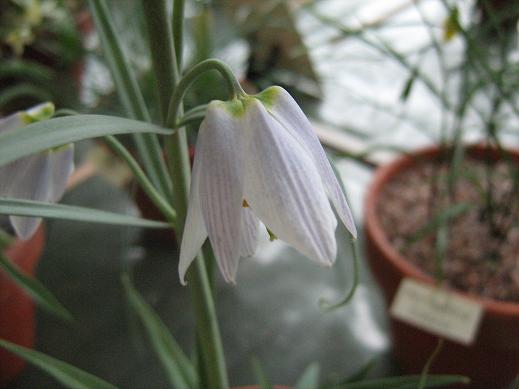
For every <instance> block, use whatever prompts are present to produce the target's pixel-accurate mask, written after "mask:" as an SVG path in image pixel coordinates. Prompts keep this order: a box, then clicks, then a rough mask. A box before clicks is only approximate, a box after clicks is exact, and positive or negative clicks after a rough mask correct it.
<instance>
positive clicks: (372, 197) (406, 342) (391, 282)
mask: <svg viewBox="0 0 519 389" xmlns="http://www.w3.org/2000/svg"><path fill="white" fill-rule="evenodd" d="M468 153H469V155H472V156H474V157H482V156H486V157H491V158H493V159H498V158H499V157H498V153H497V152H496V151H494V150H488V149H486V148H484V147H479V146H474V147H470V148H469V150H468ZM438 158H441V155H440V152H439V150H438V149H437V148H428V149H424V150H421V151H418V152H416V153H414V154H412V155H408V156H404V157H401V158H399V159H397V160H396V161H394V162H392V163H390V164H389V165H387V166H384V167H381V168H379V169H378V170H377V172H376V174H375V177H374V180H373V183H372V185H371V187H370V188H369V190H368V193H367V199H366V203H365V217H364V221H365V224H364V228H365V236H366V245H367V247H366V248H367V258H368V261H369V263H370V266H371V269H372V272H373V274H374V275H375V277H376V279H377V280H378V283H379V284H380V286H381V287H382V289H383V292H384V295H385V298H386V302H387V303H388V304H391V302H392V301H393V297H394V295H395V293H396V291H397V288H398V286H399V284H400V281H401V280H402V278H404V277H411V278H414V279H417V280H420V281H423V282H425V283H428V284H433V279H432V277H430V276H429V275H426V274H424V273H423V272H422V271H421V270H420V269H419V268H417V267H416V266H415V265H414V264H412V263H411V262H408V261H407V260H406V259H405V258H404V257H403V256H402V255H401V254H399V253H398V252H397V251H396V250H395V248H394V247H393V246H392V245H391V243H390V242H389V240H388V238H387V237H386V235H385V233H384V230H383V229H382V226H381V224H380V221H379V219H378V216H377V210H376V207H377V204H378V202H379V201H380V200H381V199H380V194H381V192H382V188H383V187H384V185H386V184H387V183H388V182H389V181H390V180H391V179H392V178H393V177H394V176H396V175H398V174H400V173H401V172H402V171H405V170H407V169H412V168H413V166H415V164H416V163H417V161H418V160H422V161H423V160H424V159H425V160H433V159H438ZM512 158H513V159H515V160H517V162H518V163H519V154H518V153H513V154H512ZM456 293H459V292H456ZM459 294H461V295H463V296H465V297H468V298H470V299H472V300H475V301H477V302H478V303H479V304H481V306H482V307H483V318H482V321H481V324H480V328H479V331H478V334H477V339H476V341H475V342H474V344H473V345H471V346H463V345H461V344H458V343H455V342H451V341H445V344H444V347H443V349H442V351H441V353H440V354H439V355H438V357H437V359H436V360H435V361H434V364H433V367H432V372H434V373H451V374H463V375H466V376H468V377H470V378H471V380H472V385H471V387H472V388H481V389H483V388H485V389H488V388H502V387H504V385H506V384H507V383H510V382H511V381H512V380H513V379H514V378H515V377H516V376H517V375H518V374H519V304H514V303H505V302H498V301H493V300H488V299H483V298H479V297H477V296H473V295H467V294H464V293H459ZM390 323H391V330H392V334H393V340H394V354H395V358H396V359H397V361H398V362H399V364H400V366H401V368H402V369H403V370H404V371H405V372H406V373H411V374H414V373H419V372H420V371H421V369H422V368H423V366H424V364H425V362H426V360H427V358H428V357H429V356H430V354H431V352H432V351H433V349H434V348H435V347H436V344H437V339H438V337H437V336H435V335H432V334H430V333H427V332H424V331H421V330H419V329H417V328H415V327H412V326H410V325H407V324H405V323H403V322H401V321H399V320H396V319H392V318H391V320H390ZM463 387H464V388H466V386H463Z"/></svg>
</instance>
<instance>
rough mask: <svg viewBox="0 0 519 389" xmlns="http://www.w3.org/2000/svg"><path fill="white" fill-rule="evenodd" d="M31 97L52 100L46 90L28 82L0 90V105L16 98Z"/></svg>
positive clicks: (38, 99) (41, 100) (39, 99)
mask: <svg viewBox="0 0 519 389" xmlns="http://www.w3.org/2000/svg"><path fill="white" fill-rule="evenodd" d="M22 98H31V99H33V100H37V101H40V102H43V101H48V100H52V94H51V93H49V91H48V90H46V89H44V88H43V87H40V86H38V85H34V84H31V83H28V82H24V83H20V84H15V85H13V86H11V87H4V88H3V89H2V90H1V91H0V107H3V106H4V105H6V104H8V103H10V102H11V101H13V100H16V99H22Z"/></svg>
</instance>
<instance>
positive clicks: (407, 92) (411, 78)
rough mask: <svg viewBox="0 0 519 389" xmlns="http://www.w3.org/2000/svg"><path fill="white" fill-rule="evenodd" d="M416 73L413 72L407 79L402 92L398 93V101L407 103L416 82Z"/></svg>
mask: <svg viewBox="0 0 519 389" xmlns="http://www.w3.org/2000/svg"><path fill="white" fill-rule="evenodd" d="M416 76H417V73H416V71H413V72H412V73H411V75H410V76H409V78H408V79H407V81H406V83H405V85H404V88H403V89H402V92H401V93H400V100H401V101H407V99H408V98H409V95H410V94H411V90H412V89H413V85H414V82H415V80H416Z"/></svg>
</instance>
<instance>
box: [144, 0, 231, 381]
mask: <svg viewBox="0 0 519 389" xmlns="http://www.w3.org/2000/svg"><path fill="white" fill-rule="evenodd" d="M179 1H180V2H183V0H176V1H175V2H174V6H173V7H174V9H175V12H174V15H173V18H174V19H173V25H174V26H175V33H176V38H175V39H176V41H177V43H176V45H175V46H173V48H172V47H171V45H170V44H167V45H166V44H164V46H161V45H159V44H156V45H155V44H154V45H151V47H150V48H151V50H159V49H160V47H163V49H164V50H172V49H177V50H181V45H182V44H181V42H179V40H180V39H182V32H181V30H182V25H183V18H184V15H183V6H182V5H178V4H177V3H178V2H179ZM160 3H165V1H164V0H158V1H156V2H153V4H154V5H155V6H156V7H157V11H158V12H160V10H163V9H164V4H160ZM157 11H154V12H151V11H150V12H147V15H145V16H146V17H147V18H149V19H150V20H148V21H147V23H148V25H150V26H151V25H152V24H159V23H160V24H164V25H162V26H154V27H153V29H154V30H155V29H156V30H155V31H171V27H170V26H169V25H167V24H168V20H167V19H166V18H164V17H162V15H161V16H157ZM161 39H164V37H161ZM153 57H154V58H156V59H157V60H158V61H164V62H166V63H165V64H163V65H160V68H161V69H166V68H167V67H168V66H172V78H173V82H174V87H175V88H174V96H177V97H176V98H175V99H174V101H175V105H174V107H175V108H174V110H173V111H172V110H171V109H168V115H167V120H166V125H168V126H169V127H174V125H175V124H176V123H177V119H178V116H179V115H181V114H182V97H183V96H184V93H185V90H186V89H187V86H188V84H190V82H189V83H188V82H187V81H183V82H182V81H180V82H179V83H178V84H177V79H176V76H177V75H178V74H179V71H178V64H177V62H176V60H174V61H173V64H171V63H169V61H170V60H171V59H176V58H178V54H177V55H175V53H171V54H154V55H153ZM155 71H157V67H155ZM190 73H191V72H190ZM229 74H231V75H232V73H230V72H229ZM156 76H158V74H156ZM172 99H173V98H172ZM170 107H171V104H170ZM171 111H172V112H171ZM166 150H167V156H168V158H167V160H168V167H169V171H170V174H171V181H172V183H173V187H172V189H173V193H172V200H173V204H175V209H176V212H177V219H176V223H175V231H176V234H177V238H178V241H179V242H181V241H182V234H183V231H184V224H185V219H186V213H187V207H188V193H189V184H190V179H191V169H190V161H189V155H188V148H187V139H186V131H185V129H184V128H179V129H178V130H177V131H176V132H175V133H174V134H173V135H172V136H169V137H167V138H166ZM188 282H189V286H190V289H191V293H192V302H193V309H194V312H195V317H196V337H197V339H198V344H199V352H200V353H201V357H202V360H203V364H204V366H203V368H201V369H200V370H201V371H202V372H204V375H205V378H207V382H208V384H209V386H208V387H209V388H210V389H227V388H228V387H229V383H228V378H227V371H226V367H225V358H224V354H223V347H222V341H221V336H220V330H219V328H218V321H217V317H216V310H215V307H214V301H213V295H212V290H211V287H210V282H209V279H208V277H207V271H206V268H205V263H204V260H203V257H202V255H199V256H198V257H197V259H196V260H195V261H194V263H193V265H192V269H191V271H190V272H189V274H188Z"/></svg>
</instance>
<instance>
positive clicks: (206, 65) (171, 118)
mask: <svg viewBox="0 0 519 389" xmlns="http://www.w3.org/2000/svg"><path fill="white" fill-rule="evenodd" d="M209 70H216V71H218V72H219V73H220V74H221V75H222V77H223V78H224V80H225V82H226V83H227V87H228V89H229V92H230V94H231V98H235V97H237V96H238V95H241V96H244V95H245V94H246V93H245V92H244V91H243V89H242V87H241V85H240V83H239V81H238V80H237V79H236V77H235V76H234V74H233V72H232V70H231V69H230V68H229V66H227V64H225V63H224V62H222V61H220V60H218V59H206V60H205V61H202V62H200V63H199V64H197V65H195V66H193V67H192V68H191V69H190V70H189V71H188V72H187V73H186V74H185V75H184V77H182V79H181V80H180V82H179V83H178V85H177V87H176V88H175V92H173V96H172V97H171V100H170V102H169V110H168V117H167V120H166V126H167V127H173V126H174V125H175V123H176V119H177V116H178V113H179V108H180V105H181V103H182V99H183V97H184V95H185V94H186V91H187V90H188V88H189V87H190V86H191V84H192V83H193V82H194V81H195V80H196V79H197V78H198V77H199V76H200V75H202V74H203V73H205V72H207V71H209Z"/></svg>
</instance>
